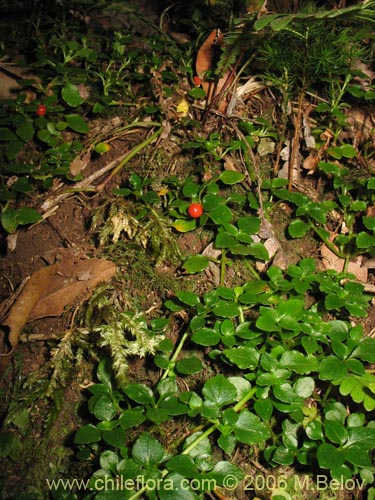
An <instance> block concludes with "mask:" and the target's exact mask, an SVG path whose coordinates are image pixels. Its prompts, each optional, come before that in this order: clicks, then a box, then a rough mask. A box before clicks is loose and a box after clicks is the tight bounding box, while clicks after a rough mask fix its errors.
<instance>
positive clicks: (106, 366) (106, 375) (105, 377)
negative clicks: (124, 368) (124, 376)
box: [96, 358, 113, 391]
mask: <svg viewBox="0 0 375 500" xmlns="http://www.w3.org/2000/svg"><path fill="white" fill-rule="evenodd" d="M112 375H113V371H112V366H111V362H110V360H109V359H108V358H105V359H102V360H101V361H100V363H99V365H98V369H97V370H96V376H97V377H98V380H100V382H102V383H103V384H104V385H105V386H106V388H107V389H108V390H109V391H110V390H111V389H112V382H111V378H112Z"/></svg>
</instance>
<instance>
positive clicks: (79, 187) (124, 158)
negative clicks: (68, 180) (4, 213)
mask: <svg viewBox="0 0 375 500" xmlns="http://www.w3.org/2000/svg"><path fill="white" fill-rule="evenodd" d="M162 130H163V127H160V128H159V129H158V130H157V131H156V132H155V133H154V134H152V135H151V136H150V137H148V138H147V139H146V140H145V141H143V142H141V143H140V144H137V145H136V146H134V148H132V149H131V150H130V151H128V152H126V153H124V154H122V155H121V156H119V157H118V158H116V159H115V160H113V161H111V162H110V163H108V164H107V165H105V166H104V167H103V168H101V169H100V170H97V171H96V172H94V173H93V174H91V175H90V176H89V177H87V178H86V179H83V180H82V181H79V182H77V183H76V184H75V185H74V187H73V188H71V189H67V190H65V191H64V192H63V193H60V194H58V195H55V196H53V197H51V198H48V199H47V200H45V201H44V203H43V204H42V206H41V209H42V210H43V212H47V211H50V210H51V209H52V208H53V207H55V206H56V205H58V204H59V203H60V202H62V201H63V200H65V199H66V198H68V197H70V196H72V195H73V194H75V193H77V192H82V191H91V192H96V193H98V192H101V191H102V190H103V189H104V186H105V185H106V184H107V182H108V181H109V180H110V179H111V178H112V177H113V176H114V175H116V174H117V172H119V171H120V170H121V168H123V167H124V165H126V163H128V162H129V161H130V160H131V159H132V158H133V157H134V156H135V155H136V154H137V153H139V151H141V150H142V149H143V148H145V147H146V146H148V145H149V144H151V143H152V142H153V141H154V140H155V139H157V138H158V137H159V135H160V134H161V132H162ZM110 170H112V172H111V174H110V175H109V176H108V177H106V179H105V180H104V181H103V182H102V183H101V184H99V185H98V186H96V187H95V186H93V182H94V181H96V180H97V179H99V178H100V177H102V176H103V175H104V174H106V173H107V172H109V171H110Z"/></svg>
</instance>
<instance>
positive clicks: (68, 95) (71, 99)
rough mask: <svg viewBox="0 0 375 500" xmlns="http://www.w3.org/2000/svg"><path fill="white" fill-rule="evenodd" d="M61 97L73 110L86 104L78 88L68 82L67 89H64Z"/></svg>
mask: <svg viewBox="0 0 375 500" xmlns="http://www.w3.org/2000/svg"><path fill="white" fill-rule="evenodd" d="M61 96H62V98H63V99H64V101H65V102H66V103H67V104H68V105H69V106H71V107H72V108H75V107H76V106H79V105H80V104H82V103H83V102H84V100H83V99H82V97H81V95H80V93H79V90H78V87H77V86H76V85H73V84H72V83H70V82H68V83H67V84H66V85H65V87H63V88H62V90H61Z"/></svg>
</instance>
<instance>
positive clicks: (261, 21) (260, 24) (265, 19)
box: [254, 14, 280, 31]
mask: <svg viewBox="0 0 375 500" xmlns="http://www.w3.org/2000/svg"><path fill="white" fill-rule="evenodd" d="M279 15H280V14H266V15H264V16H261V17H258V19H257V20H256V21H255V23H254V29H255V31H260V30H262V29H263V28H265V27H266V26H268V25H269V24H270V23H271V22H272V21H273V20H275V19H277V18H278V17H279Z"/></svg>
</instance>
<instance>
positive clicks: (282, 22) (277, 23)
mask: <svg viewBox="0 0 375 500" xmlns="http://www.w3.org/2000/svg"><path fill="white" fill-rule="evenodd" d="M293 19H294V16H287V15H282V16H279V17H277V18H276V19H273V20H272V21H271V23H270V26H271V28H272V29H273V30H275V31H281V30H283V29H284V28H286V27H287V26H288V24H289V23H290V22H291V21H293Z"/></svg>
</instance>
